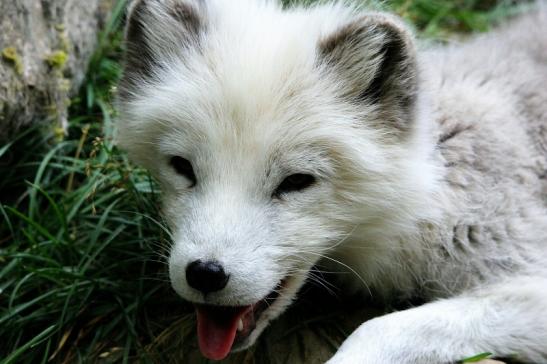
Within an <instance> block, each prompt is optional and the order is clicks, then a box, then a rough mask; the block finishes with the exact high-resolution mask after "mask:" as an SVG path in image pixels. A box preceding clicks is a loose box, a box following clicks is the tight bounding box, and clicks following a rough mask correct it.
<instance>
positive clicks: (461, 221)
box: [118, 0, 547, 364]
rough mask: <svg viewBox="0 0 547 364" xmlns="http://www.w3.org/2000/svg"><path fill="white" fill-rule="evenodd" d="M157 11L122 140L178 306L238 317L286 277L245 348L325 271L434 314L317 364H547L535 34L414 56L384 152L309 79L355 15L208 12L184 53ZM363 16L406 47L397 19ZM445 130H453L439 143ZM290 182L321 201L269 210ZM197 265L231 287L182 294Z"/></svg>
mask: <svg viewBox="0 0 547 364" xmlns="http://www.w3.org/2000/svg"><path fill="white" fill-rule="evenodd" d="M151 2H152V3H154V4H155V5H154V6H157V9H156V8H155V9H156V10H154V12H152V14H153V15H152V16H151V18H153V19H151V20H150V23H149V24H150V26H149V27H148V33H147V34H148V41H149V42H151V43H153V48H154V52H155V54H158V55H160V56H161V63H162V67H161V68H157V69H154V70H153V74H154V80H153V81H151V80H145V79H142V80H137V81H138V82H140V84H141V87H138V88H137V89H132V90H131V98H127V99H125V98H122V99H121V100H120V102H119V109H120V118H119V122H118V129H119V132H118V141H119V143H120V145H121V146H122V147H123V148H124V149H126V150H127V151H128V152H129V154H130V156H131V157H132V158H133V159H134V160H135V161H137V162H138V163H140V164H141V165H143V166H145V167H147V168H148V169H149V170H150V171H151V172H152V173H153V174H154V175H155V176H156V178H157V179H158V181H159V182H160V184H161V185H162V189H163V196H164V213H165V216H166V217H167V219H168V221H169V223H170V226H171V229H172V231H173V235H174V242H173V247H172V250H171V255H170V260H169V268H170V276H171V281H172V284H173V287H174V289H175V290H176V291H177V293H179V294H180V295H181V296H182V297H184V298H186V299H188V300H190V301H193V302H198V303H209V304H221V305H246V304H252V303H255V302H257V301H259V300H261V299H262V298H263V297H264V296H266V295H267V294H268V293H269V292H270V291H271V290H272V289H273V288H274V287H275V286H276V284H277V283H278V282H279V281H280V280H282V279H283V278H285V277H287V276H289V277H290V278H289V280H288V284H287V286H286V287H285V288H284V290H283V292H282V296H281V298H280V299H278V300H277V301H276V302H275V303H274V304H273V305H272V306H271V307H270V308H269V309H268V310H267V311H266V312H265V313H264V315H263V316H262V317H261V319H260V321H259V322H258V325H257V328H256V329H255V331H254V332H253V333H252V334H251V337H250V338H249V340H248V341H247V342H246V343H244V345H243V346H242V347H241V348H244V347H246V346H249V345H251V344H252V343H254V341H255V340H256V338H257V337H258V336H259V335H260V333H261V332H262V330H263V329H264V328H265V327H266V326H267V324H268V322H269V321H270V320H271V319H273V318H275V317H277V316H278V315H279V314H280V313H281V312H282V311H283V310H284V309H285V308H286V307H287V305H289V304H290V302H291V301H292V299H293V298H294V297H295V296H296V294H297V292H298V290H299V288H300V287H301V285H302V284H303V283H304V281H305V279H306V276H307V274H308V271H309V269H310V268H311V267H312V266H313V265H316V264H320V266H322V267H325V269H329V270H338V271H350V272H351V273H352V274H350V275H348V274H341V275H340V277H342V278H345V279H346V280H347V281H346V282H343V283H345V284H347V286H348V287H350V288H351V289H357V290H362V291H364V292H366V293H367V294H368V293H372V294H373V295H374V296H375V297H379V298H380V297H381V298H382V299H391V298H393V297H399V298H410V297H414V296H421V297H422V298H424V299H426V300H432V301H433V302H432V303H429V304H426V305H424V306H421V307H418V308H414V309H411V310H407V311H402V312H397V313H393V314H390V315H387V316H384V317H381V318H377V319H374V320H372V321H369V322H367V323H365V324H363V325H362V326H361V327H360V328H359V329H357V330H356V332H355V333H354V334H352V335H351V336H350V337H349V338H348V340H347V341H346V342H345V343H344V345H343V346H342V347H341V349H340V350H339V352H338V353H337V354H336V355H335V356H334V358H333V359H332V360H331V361H330V362H331V363H382V364H386V363H394V364H395V363H398V364H400V363H442V362H449V361H454V360H458V359H461V358H463V357H465V356H469V355H473V354H477V353H479V352H483V351H489V352H493V353H495V354H496V355H501V356H503V355H511V354H515V353H516V354H518V355H519V356H520V357H522V358H524V359H525V360H530V361H533V362H538V363H539V362H547V320H546V317H547V316H546V315H544V310H545V309H547V293H546V292H547V289H546V288H547V281H546V278H545V277H546V276H547V273H546V272H547V268H545V266H546V262H547V258H546V245H547V237H546V233H545V232H546V231H547V206H546V203H545V201H546V199H547V193H546V191H547V186H546V182H545V177H542V176H543V174H544V173H545V171H546V170H547V167H546V166H547V160H546V157H545V153H544V152H545V149H543V150H542V149H541V145H542V144H541V143H544V144H543V147H545V143H547V142H546V137H547V135H546V134H547V132H545V131H544V130H545V128H546V127H547V107H546V106H545V105H547V91H545V84H547V67H546V64H547V51H546V50H545V49H546V48H547V37H546V36H545V31H547V26H546V22H545V20H544V19H539V17H538V18H536V19H525V20H523V21H521V22H520V23H518V24H516V25H514V26H512V27H511V28H509V30H506V31H503V32H499V33H497V34H494V35H490V36H485V37H480V38H478V39H475V40H473V41H471V42H469V43H467V44H466V45H463V46H458V47H456V46H451V47H448V48H441V49H434V50H430V51H427V52H421V53H419V55H418V61H419V62H418V64H419V75H420V76H419V79H420V83H419V87H420V91H419V94H418V98H417V101H416V116H415V117H414V118H413V120H410V121H409V122H412V128H411V130H410V131H409V132H408V135H406V136H405V137H404V138H400V139H397V138H395V139H394V137H393V135H392V134H391V133H389V132H386V129H383V128H378V127H377V126H376V125H377V124H378V123H381V122H382V120H377V119H375V116H374V115H376V110H375V109H374V105H364V106H362V107H358V108H356V107H353V106H352V105H351V104H349V103H347V102H344V101H343V100H341V99H340V98H339V97H337V90H338V87H339V86H340V84H341V83H343V82H344V81H343V80H341V79H337V78H336V77H335V76H333V74H329V75H328V76H325V73H323V72H321V70H319V69H318V66H317V57H318V54H317V45H318V42H320V41H321V40H322V39H324V38H325V37H328V36H329V35H330V34H333V33H334V32H336V31H337V29H339V28H341V27H343V26H344V25H345V24H348V23H351V22H352V21H355V19H357V18H359V17H360V16H362V14H361V13H359V12H358V11H357V10H355V9H352V8H349V7H346V6H343V5H341V4H334V5H321V6H318V7H314V8H311V9H300V8H296V9H292V10H290V11H282V10H281V8H280V7H279V6H278V5H277V4H275V3H274V2H271V1H259V0H236V1H229V2H228V1H222V0H208V1H205V2H200V5H199V6H200V7H201V8H200V9H201V10H200V11H202V13H203V16H204V19H205V20H204V22H205V23H206V24H207V30H206V31H205V32H204V34H203V35H201V38H200V42H201V43H200V46H199V49H198V50H196V49H192V48H191V47H188V48H184V47H179V48H177V47H174V46H173V44H176V36H173V35H172V34H176V32H175V31H174V30H173V31H171V29H175V28H176V27H177V24H176V22H174V21H173V19H170V18H169V16H168V15H166V13H165V11H164V8H163V7H165V6H169V5H170V4H173V3H176V2H182V0H155V1H151ZM156 3H157V4H156ZM158 4H159V5H158ZM368 16H371V17H378V19H382V21H387V22H388V23H390V24H392V25H393V26H394V27H396V28H397V29H398V28H401V29H402V30H401V32H403V33H405V32H406V33H405V34H406V35H405V36H406V37H408V38H409V39H411V37H412V35H411V34H410V33H408V32H407V31H406V30H404V28H403V27H402V26H401V24H400V22H399V21H398V20H396V19H394V18H392V17H390V16H386V15H381V14H375V13H371V14H369V15H368ZM154 17H156V18H154ZM533 21H535V22H536V25H530V24H531V23H532V22H533ZM147 24H148V23H147ZM538 28H540V29H543V32H541V31H539V30H537V29H538ZM534 42H535V43H534ZM537 43H540V44H543V46H544V47H540V46H537ZM527 44H534V46H528V45H527ZM356 77H359V76H356ZM367 77H372V76H367ZM467 127H469V128H468V129H465V128H467ZM454 128H463V129H465V130H466V131H463V132H461V133H457V135H456V136H454V137H452V138H449V139H448V140H446V141H445V142H443V143H439V142H438V140H439V138H440V135H444V134H450V132H451V131H452V130H453V129H454ZM531 135H532V136H531ZM533 136H536V137H538V136H539V137H538V138H539V139H538V140H539V142H536V144H538V145H539V147H537V146H534V141H533ZM175 155H176V156H182V157H184V158H187V159H188V160H190V161H191V162H192V164H193V166H194V169H195V173H196V176H197V181H198V182H197V185H196V186H195V187H194V188H191V189H190V188H189V185H190V182H189V181H188V180H186V179H185V178H184V177H182V176H180V175H177V174H176V173H175V172H174V170H173V169H172V168H171V167H170V166H169V163H168V162H169V158H170V157H171V156H175ZM292 173H309V174H312V175H314V176H316V178H317V183H316V184H314V185H313V186H311V187H310V188H308V189H306V190H304V191H301V192H295V193H292V194H290V195H286V196H284V197H283V198H282V199H276V198H272V192H273V191H274V190H275V188H276V187H277V185H279V183H281V181H282V180H283V179H284V178H285V177H286V176H287V175H289V174H292ZM196 259H215V260H218V261H219V262H221V264H222V265H223V266H224V267H225V269H226V270H227V271H228V272H229V274H230V280H229V282H228V286H227V287H226V288H225V289H223V290H222V291H219V292H214V293H211V294H209V295H207V299H206V300H205V298H204V297H203V295H201V294H200V293H199V292H197V291H195V290H193V289H192V288H190V287H189V286H188V284H187V282H186V279H185V268H186V266H187V264H188V263H189V262H192V261H194V260H196ZM436 299H439V300H437V301H434V300H436ZM241 348H240V349H241Z"/></svg>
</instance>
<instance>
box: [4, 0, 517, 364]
mask: <svg viewBox="0 0 547 364" xmlns="http://www.w3.org/2000/svg"><path fill="white" fill-rule="evenodd" d="M289 2H291V3H294V2H295V1H287V3H289ZM299 2H302V1H299ZM383 7H384V8H388V9H391V10H394V11H396V12H397V13H399V14H400V15H402V16H404V17H405V18H407V19H409V20H410V21H411V22H412V23H414V24H416V26H417V28H418V29H419V31H420V32H421V34H423V35H425V36H427V37H436V38H444V37H446V36H447V35H448V34H452V33H454V32H470V31H484V30H486V29H487V28H488V27H489V26H490V24H492V23H493V22H495V21H497V20H499V19H502V18H504V17H506V16H507V15H510V14H511V13H513V12H515V11H518V10H519V8H518V7H516V6H514V5H513V4H512V3H511V2H503V3H495V2H493V1H478V0H476V1H475V0H459V1H441V0H437V1H430V0H413V1H410V0H394V1H392V2H386V3H385V4H384V5H383ZM122 11H123V2H119V3H118V5H117V7H116V9H115V11H114V16H113V17H112V20H111V21H110V22H108V24H107V26H106V29H105V31H104V32H103V34H102V35H101V37H100V41H99V47H98V49H97V51H96V53H95V55H94V57H93V59H92V61H91V63H90V67H89V72H88V76H87V78H86V81H85V83H84V85H83V87H82V90H81V92H80V94H79V95H78V96H77V97H76V98H74V100H73V103H72V106H71V109H70V129H69V133H68V136H67V137H66V138H65V139H64V140H63V141H60V142H59V141H56V140H55V138H52V137H50V136H45V135H44V133H43V132H42V131H41V130H38V129H37V128H34V129H29V130H26V131H24V132H23V133H21V134H20V135H19V136H18V137H17V138H15V139H14V140H12V141H11V142H10V143H8V144H5V145H3V146H0V176H1V178H0V198H1V204H0V338H1V340H0V360H1V362H2V363H5V364H6V363H46V362H60V363H61V362H62V363H74V362H123V363H127V362H134V361H142V362H166V361H167V360H168V359H167V357H166V355H169V354H170V353H171V354H173V353H175V354H176V353H178V354H176V355H178V357H179V358H180V355H182V354H180V352H178V351H177V350H178V349H177V348H178V347H181V346H184V345H182V344H181V341H179V337H181V332H183V331H184V332H186V333H189V334H187V335H186V336H185V337H187V339H188V340H193V338H192V337H191V336H192V335H193V334H192V331H191V327H193V324H192V322H193V321H192V320H193V319H192V318H191V314H189V312H191V310H190V308H189V307H188V305H186V304H184V303H183V302H182V301H181V300H180V299H178V298H177V297H176V296H175V294H174V293H173V292H172V291H171V289H170V288H169V284H168V282H167V275H166V266H165V255H166V254H167V247H168V244H169V233H168V231H167V230H166V229H165V228H164V224H163V223H162V220H161V216H160V213H159V207H158V206H159V202H158V191H157V187H156V185H155V183H154V181H152V179H151V178H150V176H149V175H148V174H147V173H146V172H145V171H143V170H141V169H139V168H136V167H135V166H132V165H131V164H130V163H128V161H127V159H126V158H125V156H124V155H123V153H120V152H119V151H118V150H117V149H116V148H115V147H114V146H113V143H112V133H113V118H114V115H115V113H114V110H113V108H112V102H111V101H112V98H113V93H112V89H113V86H114V85H115V82H116V80H117V79H118V77H119V75H120V65H119V59H120V55H121V31H120V27H121V14H122ZM286 330H287V331H290V328H286ZM179 331H180V332H179ZM345 334H347V333H345ZM180 340H182V339H180ZM188 345H194V349H195V343H194V342H193V341H192V343H191V344H188ZM260 345H262V346H259V348H264V347H265V345H267V343H264V342H262V343H261V344H260ZM333 345H334V344H333ZM264 350H267V349H264ZM259 352H260V350H258V349H257V350H256V353H257V354H256V355H260V353H259ZM175 354H173V355H175ZM185 355H186V354H185ZM247 359H248V358H247ZM247 359H246V360H245V362H252V361H247ZM196 360H197V359H196ZM249 360H250V359H249ZM253 360H255V361H257V362H264V361H261V360H259V359H256V358H255V359H253ZM264 360H265V359H264Z"/></svg>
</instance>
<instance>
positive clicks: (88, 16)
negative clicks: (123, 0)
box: [0, 0, 113, 138]
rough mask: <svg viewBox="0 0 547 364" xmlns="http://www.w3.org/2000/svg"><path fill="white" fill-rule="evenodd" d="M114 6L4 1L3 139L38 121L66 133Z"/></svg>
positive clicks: (104, 0)
mask: <svg viewBox="0 0 547 364" xmlns="http://www.w3.org/2000/svg"><path fill="white" fill-rule="evenodd" d="M112 3H113V1H112V0H86V1H81V0H9V1H0V138H5V137H7V136H8V135H9V134H10V133H12V132H14V131H16V130H17V129H19V128H20V127H22V126H25V125H29V124H31V123H35V122H44V123H45V122H49V123H50V124H51V125H53V128H54V130H55V131H56V132H57V133H62V131H63V129H64V128H65V127H66V117H67V115H66V113H67V107H68V102H69V99H68V98H69V96H70V95H73V94H74V92H75V91H76V90H77V89H78V87H79V86H80V84H81V82H82V80H83V78H84V76H85V70H86V66H87V63H88V61H89V59H90V57H91V55H92V53H93V50H94V48H95V46H96V43H97V33H98V30H99V29H100V28H101V26H102V25H103V24H104V20H105V19H106V17H107V15H108V13H109V11H110V9H111V7H112Z"/></svg>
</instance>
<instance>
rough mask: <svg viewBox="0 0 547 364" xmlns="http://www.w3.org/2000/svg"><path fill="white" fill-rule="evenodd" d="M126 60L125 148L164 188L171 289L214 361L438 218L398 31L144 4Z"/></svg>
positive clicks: (165, 1) (267, 5) (350, 14)
mask: <svg viewBox="0 0 547 364" xmlns="http://www.w3.org/2000/svg"><path fill="white" fill-rule="evenodd" d="M126 45H127V53H126V60H125V62H126V63H125V70H124V74H123V78H122V80H121V82H120V85H119V98H118V109H119V120H118V122H117V128H118V133H117V140H118V143H119V145H120V146H121V147H122V148H123V149H125V150H126V151H127V152H128V154H129V156H130V157H131V158H132V160H134V161H135V162H136V163H138V164H140V165H142V166H144V167H146V168H147V169H149V170H150V172H151V173H152V174H153V175H154V176H155V178H156V179H157V180H158V181H159V183H160V185H161V188H162V195H163V203H164V214H165V217H166V220H167V221H168V223H169V225H170V229H171V231H172V235H173V245H172V248H171V251H170V258H169V272H170V279H171V282H172V286H173V288H174V289H175V291H176V292H177V293H178V294H179V295H181V296H182V297H183V298H185V299H187V300H189V301H191V302H193V303H194V304H195V305H196V307H197V312H198V336H199V342H200V347H201V350H202V352H203V353H204V354H205V355H206V356H207V357H209V358H212V359H221V358H223V357H224V356H226V355H227V354H228V353H229V351H230V350H239V349H243V348H245V347H247V346H249V345H251V344H253V343H254V341H255V340H256V338H257V337H258V336H259V334H260V333H261V332H262V330H263V329H264V328H265V327H266V326H267V324H268V322H269V321H270V320H272V319H273V318H275V317H277V316H278V315H279V314H280V313H281V312H282V311H283V310H284V309H285V308H286V307H287V306H288V305H289V304H290V302H291V301H292V300H293V299H294V298H295V296H296V294H297V292H298V290H299V288H300V287H301V286H302V284H303V283H304V282H305V281H306V279H307V277H308V275H309V272H310V269H311V268H312V267H313V266H315V265H317V264H318V263H319V264H321V262H323V263H325V264H327V263H329V262H334V261H338V260H339V258H340V257H342V256H344V255H345V257H346V258H348V259H347V260H346V263H343V266H344V267H341V268H343V269H346V268H348V269H351V270H352V271H353V270H357V271H359V272H361V273H363V274H366V275H367V276H368V277H371V279H372V277H374V276H375V275H377V273H378V271H375V269H378V270H379V269H381V267H380V266H381V264H382V262H384V261H386V260H388V259H389V252H391V251H393V250H394V249H390V247H389V246H386V245H389V244H391V243H392V242H393V241H395V240H396V239H397V236H398V234H400V233H401V232H402V231H403V230H404V229H407V228H408V227H409V226H410V225H411V224H410V223H409V221H415V220H417V219H419V218H420V216H418V215H419V214H425V213H427V212H425V211H428V209H429V207H428V206H426V202H425V200H424V199H423V196H424V194H426V193H428V192H429V191H430V190H431V189H432V188H433V186H432V182H431V179H430V178H429V174H430V171H429V169H428V168H429V167H424V166H425V165H426V164H427V163H426V162H425V161H426V160H427V158H429V156H428V155H427V153H426V152H425V151H424V150H423V148H421V147H420V144H421V141H422V140H421V138H423V135H424V132H423V130H422V129H423V127H422V125H421V124H420V122H419V119H420V118H419V115H420V108H419V107H418V105H419V102H418V101H419V93H418V78H419V72H418V68H417V60H416V54H415V47H414V43H413V39H412V35H411V33H410V32H409V31H408V30H406V28H405V27H404V26H403V24H402V23H401V21H399V20H398V19H396V18H394V17H392V16H389V15H386V14H383V13H363V12H360V11H357V10H355V9H352V8H349V7H346V6H342V5H340V4H335V5H321V6H317V7H314V8H310V9H305V10H304V9H300V8H295V9H290V10H283V9H282V8H281V7H280V6H279V5H278V4H276V3H274V2H271V1H258V0H255V1H252V0H237V1H229V2H228V1H222V0H202V1H198V0H194V1H191V0H136V1H134V2H133V4H132V5H131V7H130V9H129V13H128V19H127V29H126ZM431 173H432V172H431ZM417 211H420V213H417ZM357 243H359V244H360V246H364V248H363V249H362V250H355V249H354V250H352V248H355V244H357ZM367 244H368V247H369V248H370V249H366V247H367ZM337 254H338V256H337ZM355 256H358V257H359V259H356V262H357V261H358V263H356V265H353V263H352V262H351V259H350V258H352V257H355ZM333 257H336V258H333ZM357 265H358V266H357ZM370 284H371V285H373V284H374V283H373V282H371V283H370Z"/></svg>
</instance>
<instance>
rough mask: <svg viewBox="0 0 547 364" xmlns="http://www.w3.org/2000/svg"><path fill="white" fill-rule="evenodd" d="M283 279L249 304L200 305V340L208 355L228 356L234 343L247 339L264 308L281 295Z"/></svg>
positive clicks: (211, 356) (214, 357)
mask: <svg viewBox="0 0 547 364" xmlns="http://www.w3.org/2000/svg"><path fill="white" fill-rule="evenodd" d="M285 281H286V279H284V280H283V281H281V282H280V283H279V284H278V285H277V286H276V287H275V288H274V289H273V290H272V291H271V292H270V293H269V294H268V295H267V296H266V297H264V298H263V299H262V300H260V301H258V302H256V303H254V304H252V305H248V306H213V305H201V304H200V305H196V312H197V322H198V341H199V348H200V350H201V353H202V354H203V355H204V356H205V357H206V358H208V359H212V360H221V359H224V358H225V357H226V356H227V355H228V354H229V353H230V350H231V349H232V347H233V346H234V345H237V344H240V343H242V342H244V341H245V339H247V338H248V337H249V335H250V334H251V332H252V331H253V330H254V329H255V327H256V323H257V322H258V320H259V318H260V316H261V315H262V313H263V312H264V311H266V310H267V309H268V307H270V306H271V305H272V304H273V303H274V302H275V300H276V299H277V298H278V297H279V292H280V290H282V289H283V287H284V286H285Z"/></svg>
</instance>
